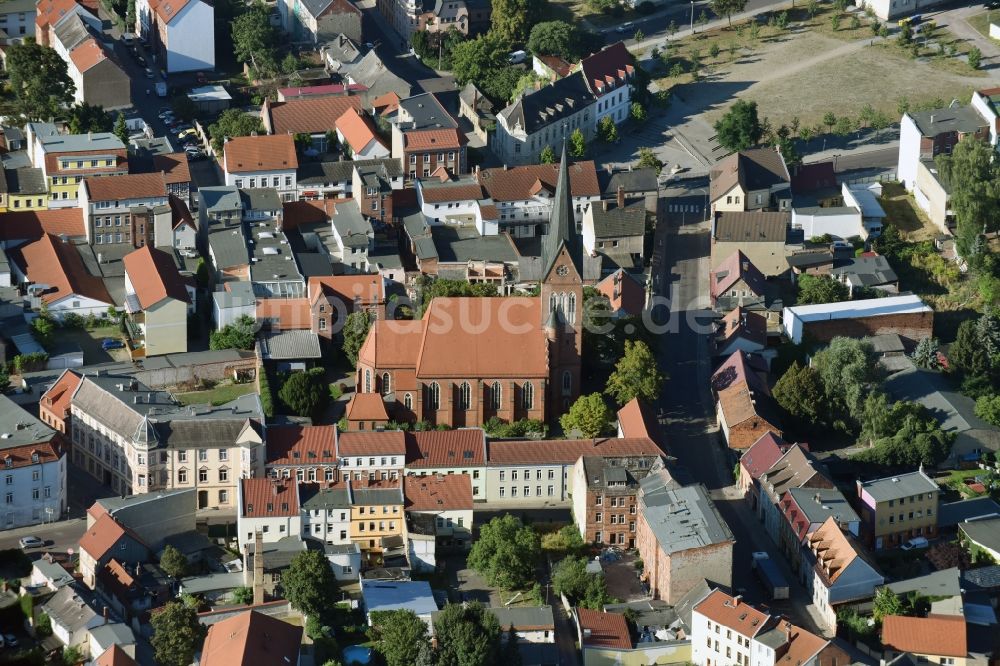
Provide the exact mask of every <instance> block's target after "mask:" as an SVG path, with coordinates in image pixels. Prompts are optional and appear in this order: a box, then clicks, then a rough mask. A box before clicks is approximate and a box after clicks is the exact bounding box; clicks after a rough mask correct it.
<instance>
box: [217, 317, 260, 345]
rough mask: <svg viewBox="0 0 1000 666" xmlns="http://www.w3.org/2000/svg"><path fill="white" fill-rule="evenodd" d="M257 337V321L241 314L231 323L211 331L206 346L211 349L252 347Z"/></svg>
mask: <svg viewBox="0 0 1000 666" xmlns="http://www.w3.org/2000/svg"><path fill="white" fill-rule="evenodd" d="M256 339H257V322H256V321H254V319H253V317H251V316H249V315H243V316H242V317H240V318H239V319H237V320H236V321H234V322H233V323H232V324H227V325H226V326H223V327H222V328H220V329H219V330H217V331H213V332H212V335H211V337H210V338H209V343H208V346H209V347H210V348H212V349H253V346H254V342H255V341H256Z"/></svg>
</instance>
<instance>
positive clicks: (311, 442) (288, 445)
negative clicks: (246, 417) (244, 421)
mask: <svg viewBox="0 0 1000 666" xmlns="http://www.w3.org/2000/svg"><path fill="white" fill-rule="evenodd" d="M333 438H334V427H333V426H329V425H320V426H301V425H287V426H270V427H268V429H267V464H268V465H303V464H307V463H310V462H311V463H313V464H321V463H322V464H328V465H332V464H334V463H336V462H337V452H336V447H335V446H334V441H333Z"/></svg>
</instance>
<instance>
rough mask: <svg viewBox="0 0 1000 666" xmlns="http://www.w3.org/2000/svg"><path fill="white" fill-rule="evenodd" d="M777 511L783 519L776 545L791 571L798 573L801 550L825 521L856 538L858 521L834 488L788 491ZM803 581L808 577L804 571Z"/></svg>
mask: <svg viewBox="0 0 1000 666" xmlns="http://www.w3.org/2000/svg"><path fill="white" fill-rule="evenodd" d="M778 510H779V511H781V513H782V514H783V515H784V517H785V520H784V521H783V522H782V523H781V528H780V529H779V534H778V535H779V540H778V545H779V546H780V547H781V550H782V552H783V553H784V554H785V556H786V557H787V558H788V562H789V564H790V565H791V567H792V571H798V570H799V565H800V563H801V560H802V549H803V547H804V546H808V543H809V535H810V534H812V533H813V532H815V531H816V530H818V529H819V528H820V526H821V525H822V524H823V523H825V522H826V521H827V519H828V518H833V520H834V522H836V523H837V525H838V526H840V527H841V528H843V529H844V530H846V531H847V532H849V533H850V534H852V535H854V536H859V534H860V529H861V519H860V518H858V514H856V513H855V512H854V509H852V508H851V505H850V503H848V501H847V498H846V497H844V494H843V493H841V492H840V491H839V490H837V489H836V488H791V489H789V490H788V492H786V493H785V494H784V495H782V497H781V501H780V502H779V503H778ZM802 576H803V578H807V577H808V574H806V573H805V572H803V574H802Z"/></svg>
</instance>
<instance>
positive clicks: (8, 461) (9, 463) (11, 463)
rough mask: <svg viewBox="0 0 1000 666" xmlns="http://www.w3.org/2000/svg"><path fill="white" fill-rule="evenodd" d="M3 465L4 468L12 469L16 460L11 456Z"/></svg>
mask: <svg viewBox="0 0 1000 666" xmlns="http://www.w3.org/2000/svg"><path fill="white" fill-rule="evenodd" d="M3 464H4V467H6V468H7V469H10V468H11V467H13V466H14V460H13V459H12V458H11V457H10V456H7V457H6V458H4V459H3Z"/></svg>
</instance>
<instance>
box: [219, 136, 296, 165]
mask: <svg viewBox="0 0 1000 666" xmlns="http://www.w3.org/2000/svg"><path fill="white" fill-rule="evenodd" d="M223 158H224V163H225V166H226V170H227V171H228V172H229V173H243V172H246V171H283V170H289V169H297V168H299V160H298V158H297V157H296V156H295V140H294V139H293V138H292V135H291V134H278V135H275V136H238V137H234V138H232V139H230V140H229V141H227V142H226V145H225V146H224V148H223Z"/></svg>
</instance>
